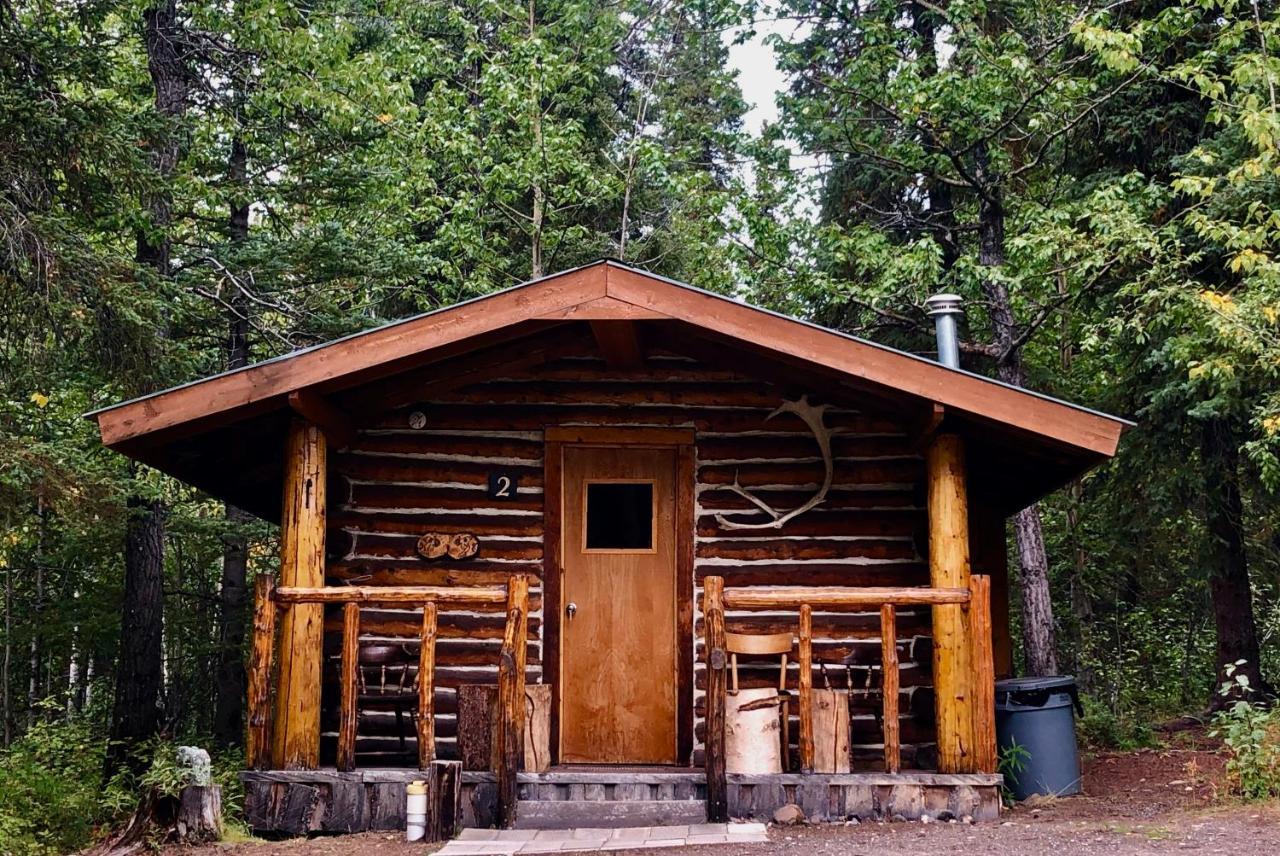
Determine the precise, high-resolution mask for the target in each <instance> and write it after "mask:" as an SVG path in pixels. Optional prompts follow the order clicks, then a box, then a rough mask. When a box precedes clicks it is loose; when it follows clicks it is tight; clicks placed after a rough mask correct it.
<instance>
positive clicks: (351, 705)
mask: <svg viewBox="0 0 1280 856" xmlns="http://www.w3.org/2000/svg"><path fill="white" fill-rule="evenodd" d="M359 668H360V606H359V604H355V603H348V604H347V605H346V606H344V607H343V608H342V664H341V671H340V673H339V684H340V685H341V692H340V696H341V698H340V700H339V708H338V757H337V761H336V764H335V766H337V768H338V771H339V772H342V773H349V772H351V771H352V770H354V769H355V768H356V728H357V726H358V725H359V721H360V710H359V707H358V705H357V703H356V702H357V688H356V683H357V681H356V679H357V674H356V672H357V670H358V669H359Z"/></svg>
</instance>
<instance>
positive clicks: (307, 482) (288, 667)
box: [272, 419, 328, 770]
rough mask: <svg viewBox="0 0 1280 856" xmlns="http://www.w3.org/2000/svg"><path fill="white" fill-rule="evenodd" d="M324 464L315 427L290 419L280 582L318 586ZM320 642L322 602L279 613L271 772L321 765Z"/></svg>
mask: <svg viewBox="0 0 1280 856" xmlns="http://www.w3.org/2000/svg"><path fill="white" fill-rule="evenodd" d="M326 462H327V450H326V446H325V440H324V435H323V434H322V433H321V432H320V429H319V428H317V427H316V426H315V425H312V424H310V423H308V422H306V421H304V420H302V419H295V420H293V422H292V423H291V424H290V426H289V435H288V439H287V441H286V443H285V450H284V468H285V473H284V508H283V511H282V513H281V519H280V582H281V584H282V586H322V585H324V537H325V485H326V483H327V481H328V479H327V476H328V467H327V463H326ZM323 639H324V607H322V606H321V605H320V604H318V603H308V604H298V605H297V606H292V607H290V608H289V609H286V610H285V611H284V616H283V620H282V621H281V625H280V681H279V689H278V691H277V693H276V719H275V734H274V738H273V744H272V762H273V764H274V766H275V768H276V769H277V770H294V769H302V770H313V769H315V768H316V767H317V766H319V764H320V661H321V655H322V651H321V646H322V643H323Z"/></svg>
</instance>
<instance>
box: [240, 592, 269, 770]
mask: <svg viewBox="0 0 1280 856" xmlns="http://www.w3.org/2000/svg"><path fill="white" fill-rule="evenodd" d="M275 591H276V581H275V579H274V578H273V577H271V576H270V575H268V574H263V575H261V576H259V577H258V578H257V579H256V580H254V581H253V649H252V650H251V651H250V652H249V680H248V684H249V686H248V696H249V716H248V733H247V734H246V735H245V741H244V750H245V762H246V764H247V765H248V767H249V769H251V770H262V769H265V768H266V767H267V766H269V765H270V763H271V660H272V655H273V653H274V651H275V646H276V601H275Z"/></svg>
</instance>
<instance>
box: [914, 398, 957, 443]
mask: <svg viewBox="0 0 1280 856" xmlns="http://www.w3.org/2000/svg"><path fill="white" fill-rule="evenodd" d="M946 415H947V409H946V408H945V407H943V406H942V405H941V404H937V403H931V404H929V405H928V406H927V407H925V408H924V409H923V410H922V411H921V413H920V415H919V416H918V417H917V418H916V419H914V420H913V423H914V424H913V425H912V426H911V429H910V431H909V432H908V433H909V434H910V436H911V448H913V449H923V448H925V447H926V446H928V445H929V443H930V441H932V440H933V435H934V434H936V433H938V429H939V428H941V427H942V420H943V419H944V418H945V417H946Z"/></svg>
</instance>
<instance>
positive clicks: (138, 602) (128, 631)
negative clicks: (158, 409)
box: [106, 0, 189, 776]
mask: <svg viewBox="0 0 1280 856" xmlns="http://www.w3.org/2000/svg"><path fill="white" fill-rule="evenodd" d="M142 23H143V43H144V45H145V47H146V51H147V70H148V72H149V73H150V75H151V82H152V85H153V86H154V88H155V110H156V113H157V114H159V116H160V118H161V119H162V120H163V121H164V122H166V123H171V122H176V121H177V120H178V119H179V118H181V117H182V116H183V115H184V114H185V113H186V110H187V100H188V87H189V81H188V75H187V70H186V67H185V65H184V60H183V56H184V55H185V51H186V46H185V39H184V38H183V36H184V34H183V26H182V23H181V21H179V19H178V10H177V5H176V3H175V2H174V0H159V2H157V3H155V5H153V6H151V7H149V8H147V9H146V10H145V11H144V12H143V13H142ZM180 151H181V149H180V137H179V135H178V133H177V129H175V128H174V127H172V126H166V127H165V128H164V129H163V130H162V131H161V132H160V133H159V134H158V135H157V139H156V140H154V141H152V144H151V146H150V164H151V168H152V169H153V170H155V173H156V175H157V176H158V177H159V179H160V180H161V183H162V187H161V189H160V190H158V191H154V192H148V193H147V194H146V195H145V197H144V199H143V204H144V207H145V208H146V210H147V214H148V215H149V218H150V221H151V222H150V229H140V230H139V231H138V234H137V250H136V256H135V258H136V260H137V263H138V265H139V267H146V268H150V269H151V271H152V272H153V273H154V274H155V276H156V278H157V280H158V281H163V280H165V279H166V278H168V277H169V276H170V273H171V268H170V258H169V256H170V247H171V240H170V238H169V235H168V230H169V226H170V224H171V222H172V219H173V211H172V209H173V203H172V200H171V198H170V195H169V192H168V189H167V188H166V187H164V186H163V184H164V182H166V181H167V180H168V179H169V178H171V177H172V176H173V174H174V172H175V170H176V169H177V165H178V159H179V154H180ZM156 236H158V237H156ZM157 335H158V336H160V337H163V336H164V335H165V332H164V331H160V332H159V333H158V334H157ZM151 386H153V384H151V383H150V381H149V380H148V381H145V382H142V383H140V384H139V387H140V388H139V389H137V390H136V391H137V392H139V393H145V392H148V391H150V388H151ZM127 504H128V508H129V512H130V513H129V522H128V524H127V527H126V530H125V546H124V576H125V583H124V602H123V603H122V604H121V617H120V662H119V664H118V665H117V668H116V687H115V700H114V704H113V707H112V713H111V729H110V731H111V738H112V742H111V745H110V748H109V749H108V751H107V758H106V774H107V776H110V775H112V774H113V773H114V772H116V771H117V770H119V769H120V768H121V766H122V765H124V764H126V763H128V764H131V765H132V764H135V763H136V761H137V759H136V758H134V757H133V749H134V748H135V745H136V743H137V742H139V741H141V740H144V739H146V738H147V737H150V736H151V735H153V734H155V733H156V732H157V731H158V730H159V727H160V721H161V720H160V691H161V687H162V682H163V649H162V644H163V638H162V633H163V627H164V591H163V587H162V584H163V579H164V518H165V508H164V503H163V502H162V501H160V500H154V499H146V498H143V497H140V496H131V497H129V499H128V502H127Z"/></svg>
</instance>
